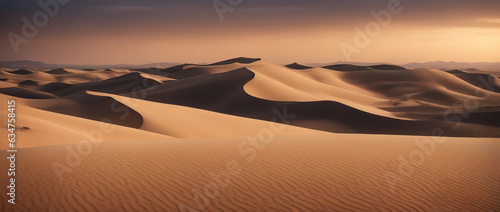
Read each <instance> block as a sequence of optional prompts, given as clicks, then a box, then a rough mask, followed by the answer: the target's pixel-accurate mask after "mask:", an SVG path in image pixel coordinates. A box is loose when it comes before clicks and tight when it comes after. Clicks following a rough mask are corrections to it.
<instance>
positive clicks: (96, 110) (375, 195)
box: [0, 57, 500, 211]
mask: <svg viewBox="0 0 500 212" xmlns="http://www.w3.org/2000/svg"><path fill="white" fill-rule="evenodd" d="M25 63H26V64H31V65H32V66H31V67H32V68H22V69H14V68H0V100H2V102H7V101H8V100H11V99H14V100H16V113H17V115H16V117H17V120H16V127H17V130H16V138H17V147H18V148H19V149H20V150H19V154H20V157H22V159H20V160H19V162H18V164H17V165H18V167H17V168H18V173H19V176H17V179H18V180H19V184H18V187H16V190H17V191H18V195H19V200H18V202H17V204H16V207H15V208H14V207H10V206H9V205H6V204H3V205H2V210H3V211H34V210H40V211H51V210H53V211H112V210H114V211H203V210H207V211H498V210H500V198H499V197H500V192H499V189H497V188H499V187H500V178H499V176H500V169H498V167H500V157H499V155H500V154H499V153H500V143H499V142H500V140H499V139H500V122H499V121H498V120H500V93H499V88H500V81H499V78H498V77H496V75H495V73H494V72H491V71H488V70H482V69H480V68H479V69H474V70H472V69H467V70H466V69H457V70H439V69H433V68H426V67H423V68H412V67H408V66H397V65H390V64H389V63H383V64H329V65H325V66H309V65H304V64H300V63H293V64H289V65H285V66H282V65H277V64H273V63H271V62H269V61H266V60H263V59H260V58H244V57H240V58H234V59H229V60H225V61H221V62H215V63H212V64H208V65H207V64H188V63H186V64H182V65H179V64H176V65H171V66H168V67H159V66H158V67H155V66H154V65H151V66H135V67H129V68H120V67H98V68H96V67H86V68H85V67H81V68H82V69H79V68H75V67H73V66H69V67H65V66H58V67H52V66H50V67H49V66H44V65H43V64H40V63H33V62H30V63H28V62H25ZM0 64H1V63H0ZM18 65H19V64H18ZM37 65H38V67H37ZM2 107H3V108H4V109H3V110H1V111H0V114H1V115H2V116H3V117H6V116H7V113H8V111H7V110H6V104H4V106H2ZM0 128H2V130H4V131H6V130H7V129H6V128H7V122H3V123H1V124H0ZM436 132H439V133H437V134H438V135H437V134H436ZM0 149H1V150H6V149H8V147H7V142H4V143H3V144H1V145H0ZM0 154H1V155H2V157H6V156H7V155H6V154H7V152H6V151H2V153H0ZM74 154H77V155H74ZM68 155H70V156H68ZM68 158H69V159H68ZM78 158H80V159H81V160H80V159H78ZM68 161H69V162H68ZM78 161H79V162H78ZM68 163H70V164H73V165H71V167H69V166H68V167H69V168H68V169H67V170H66V171H65V172H64V173H63V174H62V175H61V173H59V174H58V172H57V171H54V170H57V166H55V165H54V164H56V165H58V166H59V165H61V164H65V165H67V164H68ZM75 164H76V165H75ZM228 164H229V165H228ZM54 167H56V168H54ZM0 168H2V169H7V168H8V164H7V163H1V164H0ZM59 168H60V167H59ZM405 170H406V171H405ZM229 172H230V173H232V174H229ZM221 176H222V178H223V180H222V181H221ZM1 179H2V180H1V182H2V183H4V184H7V178H1ZM210 189H211V190H210ZM209 192H212V193H209ZM200 195H201V196H200ZM6 198H7V197H6V196H5V195H2V196H1V197H0V200H2V201H7V200H6Z"/></svg>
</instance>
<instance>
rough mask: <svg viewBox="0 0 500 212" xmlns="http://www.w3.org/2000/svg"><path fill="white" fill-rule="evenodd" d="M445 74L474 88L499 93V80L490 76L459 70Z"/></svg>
mask: <svg viewBox="0 0 500 212" xmlns="http://www.w3.org/2000/svg"><path fill="white" fill-rule="evenodd" d="M447 72H448V73H450V74H453V75H455V76H456V77H458V78H460V79H462V80H464V81H466V82H468V83H470V84H472V85H474V86H478V87H480V88H483V89H488V90H490V91H494V92H497V93H499V92H500V79H499V78H498V77H495V76H493V75H492V74H477V73H468V72H464V71H460V70H451V71H447ZM485 83H487V85H485Z"/></svg>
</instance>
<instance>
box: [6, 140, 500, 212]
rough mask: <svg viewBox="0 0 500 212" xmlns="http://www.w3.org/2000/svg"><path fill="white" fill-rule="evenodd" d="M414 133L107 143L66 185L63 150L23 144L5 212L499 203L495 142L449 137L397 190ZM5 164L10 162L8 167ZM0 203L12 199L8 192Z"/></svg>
mask: <svg viewBox="0 0 500 212" xmlns="http://www.w3.org/2000/svg"><path fill="white" fill-rule="evenodd" d="M415 139H425V138H422V137H421V138H419V137H409V136H386V135H382V136H373V135H369V136H359V135H320V136H315V135H306V136H287V137H282V136H279V137H275V139H274V140H273V141H272V142H271V143H269V144H267V145H265V148H264V149H262V150H261V151H256V155H255V158H253V157H252V154H251V153H250V152H248V153H246V154H240V152H239V151H238V146H239V145H241V144H243V145H244V146H243V151H244V150H248V149H252V147H251V146H250V145H248V144H246V143H245V142H247V141H246V140H245V139H244V138H240V139H201V140H163V141H145V140H140V141H122V142H113V143H102V144H100V145H99V146H97V147H94V150H93V151H92V153H91V154H89V155H88V156H86V157H85V158H84V159H83V162H82V163H81V165H79V166H78V167H76V168H74V169H73V170H72V171H71V172H70V173H65V174H64V175H63V178H62V180H61V181H59V178H58V177H57V176H56V175H55V173H54V170H53V168H52V163H53V162H61V163H64V161H65V157H66V155H67V151H66V150H65V146H49V147H38V148H29V149H23V150H22V152H20V154H19V158H20V159H19V162H18V167H19V171H18V173H19V176H18V180H19V183H18V186H19V187H18V192H19V193H18V195H19V198H20V199H19V200H18V202H17V204H16V206H15V209H14V207H12V206H10V205H7V204H4V205H3V209H4V211H6V210H7V211H8V210H12V211H29V210H32V209H34V208H37V210H42V211H46V210H64V211H75V210H76V211H85V210H87V211H95V210H98V211H109V210H114V211H116V210H119V211H155V210H159V211H189V210H187V209H185V210H182V208H184V207H186V208H187V207H190V208H192V209H193V210H191V211H198V210H197V206H198V205H197V204H196V202H194V200H195V201H198V203H199V206H200V209H201V208H203V206H206V207H205V208H203V209H204V210H199V211H497V210H498V209H499V208H500V192H499V191H500V190H499V189H498V187H499V186H500V178H499V176H500V169H499V168H498V167H500V156H499V154H498V151H499V149H500V144H499V143H498V140H496V139H457V138H453V139H452V138H449V139H447V140H446V142H445V143H443V144H438V145H437V146H436V150H435V152H434V153H433V154H432V155H430V156H428V157H426V158H425V161H424V163H423V164H422V165H421V166H418V167H417V166H415V167H414V171H413V173H412V174H411V175H410V177H408V178H405V181H404V182H398V183H396V184H395V186H394V190H393V191H392V190H391V188H390V187H389V184H388V183H387V179H386V174H387V173H392V172H397V170H398V166H399V164H400V160H399V159H398V157H399V156H402V157H405V158H407V157H408V155H409V154H410V153H411V152H412V151H414V150H416V149H418V147H416V145H415V144H414V140H415ZM5 154H6V153H5V152H4V151H2V152H1V153H0V155H1V156H2V157H5ZM252 158H253V160H251V159H252ZM233 160H234V161H236V162H231V161H233ZM249 160H250V161H249ZM228 163H230V164H233V163H234V164H237V165H234V167H235V169H236V170H235V171H234V172H231V173H233V174H234V175H229V176H230V179H228V180H226V178H221V180H223V181H222V182H223V184H217V181H215V180H214V179H213V178H211V177H210V173H214V174H218V173H220V172H226V173H227V171H228V169H227V164H228ZM230 167H232V168H234V167H233V166H230ZM1 168H2V169H6V168H7V167H6V166H5V164H4V163H2V167H1ZM232 168H231V169H230V170H231V171H232V170H233V169H232ZM235 173H236V174H235ZM1 183H2V184H5V183H6V178H2V182H1ZM209 183H213V184H214V185H216V186H218V187H219V189H217V190H215V189H214V190H209V191H208V192H209V193H208V195H212V194H216V196H214V198H210V197H207V196H206V194H204V196H198V197H197V198H194V195H199V194H198V193H199V192H200V193H202V194H203V193H204V191H203V190H204V188H205V186H207V185H209ZM226 183H227V184H226ZM222 185H225V186H224V187H223V186H222ZM209 189H213V188H210V187H209ZM1 200H2V201H6V200H5V195H2V197H1ZM204 201H209V202H204ZM179 207H180V208H179Z"/></svg>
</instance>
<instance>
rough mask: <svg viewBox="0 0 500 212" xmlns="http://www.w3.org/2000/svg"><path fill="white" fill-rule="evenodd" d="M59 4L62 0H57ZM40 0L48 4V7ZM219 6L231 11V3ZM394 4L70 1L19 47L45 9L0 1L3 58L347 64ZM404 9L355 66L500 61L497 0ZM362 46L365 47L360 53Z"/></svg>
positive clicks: (446, 0) (17, 0)
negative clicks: (361, 37)
mask: <svg viewBox="0 0 500 212" xmlns="http://www.w3.org/2000/svg"><path fill="white" fill-rule="evenodd" d="M54 1H55V0H54ZM42 2H47V0H43V1H42ZM220 2H222V3H224V4H227V5H230V4H228V3H227V1H226V0H220ZM388 2H393V0H356V1H354V0H350V1H347V0H346V1H340V0H331V1H327V0H302V1H299V0H243V1H242V3H241V4H240V5H237V6H234V7H233V6H231V7H232V9H233V11H232V12H226V13H224V14H223V17H224V20H223V21H222V20H221V19H220V17H219V15H218V13H217V11H216V9H215V7H214V5H213V1H212V0H121V1H118V0H72V1H69V3H67V4H65V5H59V11H58V13H57V14H55V15H54V17H49V18H48V22H47V24H46V25H45V26H42V27H40V28H38V27H37V28H38V33H36V35H35V36H33V38H29V39H27V38H25V39H26V40H29V41H28V42H27V43H22V44H19V45H18V50H19V51H18V53H15V51H14V48H13V47H12V45H11V41H9V36H8V34H9V33H10V32H12V33H14V34H16V35H18V36H21V37H22V36H23V33H22V32H21V30H22V27H23V24H24V23H23V21H22V18H23V17H26V18H27V19H28V20H30V22H33V15H34V14H35V13H37V12H38V11H43V10H42V8H41V7H40V6H39V5H38V1H34V0H0V19H1V22H0V25H1V27H0V35H1V37H0V46H1V49H0V60H23V59H27V60H37V61H43V62H47V63H60V64H119V63H127V64H141V63H154V62H180V63H184V62H192V63H204V62H214V61H218V60H223V59H228V58H233V57H240V56H246V57H261V58H264V59H267V60H270V61H273V62H276V63H282V64H285V63H290V62H294V61H297V62H301V63H315V62H333V61H345V60H346V57H345V54H343V51H342V49H341V44H342V43H344V44H349V45H352V46H355V42H354V38H355V36H356V34H357V33H356V31H355V30H354V28H355V27H358V28H359V29H361V30H362V31H364V30H365V25H366V24H367V23H369V22H370V21H375V20H376V19H375V18H374V17H373V16H372V15H371V14H370V11H374V12H379V11H381V10H388V6H387V5H388ZM400 7H401V8H402V11H401V12H400V13H399V14H392V15H391V19H392V20H391V21H390V23H389V24H388V25H387V26H382V27H381V28H380V33H376V35H374V36H373V37H370V41H369V43H368V45H367V46H365V47H362V48H357V49H358V50H359V51H358V52H356V53H354V54H352V56H351V60H352V61H358V62H391V63H397V64H402V63H408V62H428V61H436V60H444V61H458V62H500V59H499V56H498V55H500V1H498V0H476V1H472V0H442V1H435V0H414V1H409V0H401V1H400ZM358 47H359V46H358Z"/></svg>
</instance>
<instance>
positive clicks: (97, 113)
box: [28, 91, 144, 128]
mask: <svg viewBox="0 0 500 212" xmlns="http://www.w3.org/2000/svg"><path fill="white" fill-rule="evenodd" d="M68 100H69V101H68ZM28 105H29V106H31V107H34V108H38V109H42V110H46V111H51V112H55V113H60V114H65V115H70V116H76V117H80V118H86V119H91V120H95V121H101V122H106V123H112V124H116V125H121V126H126V127H132V128H140V127H141V126H142V124H143V122H144V120H143V117H142V115H141V114H139V113H138V112H137V111H135V110H133V109H132V108H130V107H128V106H127V105H124V104H122V103H121V102H119V101H117V100H115V99H113V98H111V97H103V96H95V95H91V94H88V93H87V92H85V91H82V92H79V93H75V94H72V95H70V96H66V97H63V98H57V99H50V100H44V103H43V104H37V103H36V102H33V103H30V104H28ZM96 127H99V126H98V125H96Z"/></svg>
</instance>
